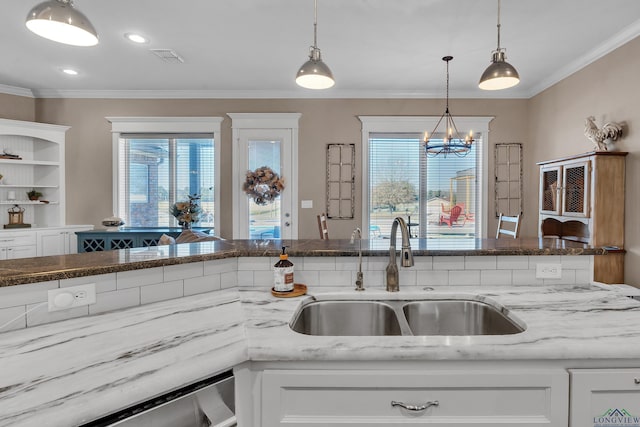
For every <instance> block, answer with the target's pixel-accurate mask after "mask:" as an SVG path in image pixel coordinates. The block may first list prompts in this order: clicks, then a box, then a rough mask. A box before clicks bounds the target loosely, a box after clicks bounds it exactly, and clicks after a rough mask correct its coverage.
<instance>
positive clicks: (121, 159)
mask: <svg viewBox="0 0 640 427" xmlns="http://www.w3.org/2000/svg"><path fill="white" fill-rule="evenodd" d="M197 119H201V120H197ZM110 120H111V121H112V123H113V129H114V156H115V159H114V212H115V214H116V215H117V216H119V217H121V218H122V219H123V220H124V222H125V224H126V226H128V227H175V226H178V223H177V220H176V219H175V218H174V217H173V216H172V215H171V213H170V208H171V206H172V205H173V203H175V202H177V201H185V200H187V198H188V197H187V196H188V195H193V194H197V195H199V196H200V207H201V210H202V212H201V214H200V217H199V221H198V222H197V223H195V225H196V226H201V227H208V228H213V229H214V232H215V230H216V229H218V230H219V227H217V222H218V221H219V214H218V212H219V203H217V201H218V200H219V197H218V194H217V191H216V184H217V182H218V178H217V177H219V171H218V164H219V147H218V145H219V144H216V136H218V135H219V125H220V121H221V119H218V118H191V120H194V122H189V118H184V119H181V118H178V119H173V118H141V119H139V120H140V121H139V122H138V121H136V120H135V118H110ZM182 120H187V121H188V122H187V123H183V122H181V121H182ZM136 130H137V131H136ZM170 130H175V132H169V131H170ZM203 130H207V132H203ZM154 131H156V132H154Z"/></svg>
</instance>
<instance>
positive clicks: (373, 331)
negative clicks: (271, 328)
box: [291, 301, 402, 336]
mask: <svg viewBox="0 0 640 427" xmlns="http://www.w3.org/2000/svg"><path fill="white" fill-rule="evenodd" d="M291 329H293V330H294V331H296V332H299V333H301V334H306V335H334V336H335V335H343V336H344V335H350V336H367V335H402V332H401V331H400V324H399V323H398V318H397V316H396V314H395V311H394V309H393V308H392V307H391V306H390V305H388V304H385V303H383V302H378V301H314V302H311V303H309V304H307V305H305V306H303V307H302V309H301V310H300V311H299V312H298V313H297V315H296V316H294V319H293V321H292V322H291Z"/></svg>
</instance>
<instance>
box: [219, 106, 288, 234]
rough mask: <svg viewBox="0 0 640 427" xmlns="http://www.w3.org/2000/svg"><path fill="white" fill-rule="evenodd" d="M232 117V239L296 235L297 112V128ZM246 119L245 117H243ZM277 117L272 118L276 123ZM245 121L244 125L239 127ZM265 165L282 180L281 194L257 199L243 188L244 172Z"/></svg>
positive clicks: (234, 115)
mask: <svg viewBox="0 0 640 427" xmlns="http://www.w3.org/2000/svg"><path fill="white" fill-rule="evenodd" d="M230 116H231V117H232V119H233V135H234V136H233V139H234V147H233V156H234V159H235V161H234V172H233V174H234V195H233V199H234V216H233V221H234V223H233V238H234V239H295V238H297V237H298V227H297V216H298V214H297V209H296V204H297V202H296V200H297V150H296V142H297V116H298V115H296V128H295V129H292V128H283V127H281V128H267V127H265V128H250V126H251V125H252V124H253V125H254V126H260V125H264V123H260V121H258V123H256V121H255V120H251V121H250V122H247V120H246V119H247V118H246V117H238V116H239V115H238V114H233V115H232V114H230ZM260 116H269V115H260ZM242 119H245V120H242ZM278 123H279V121H277V120H276V121H275V123H274V125H277V124H278ZM243 125H244V127H242V126H243ZM263 167H267V168H269V169H271V170H272V171H273V172H275V173H277V174H278V175H279V176H280V177H281V178H282V179H283V180H284V188H283V189H282V190H281V192H280V195H279V196H278V197H276V198H275V199H273V200H272V201H270V202H266V203H265V202H260V201H256V200H255V199H254V198H251V197H249V195H248V194H246V193H245V191H243V184H244V183H245V181H246V179H247V173H248V172H249V171H250V172H253V171H255V170H256V169H259V168H263Z"/></svg>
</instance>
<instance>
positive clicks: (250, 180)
mask: <svg viewBox="0 0 640 427" xmlns="http://www.w3.org/2000/svg"><path fill="white" fill-rule="evenodd" d="M242 190H243V191H244V192H245V193H247V195H248V196H249V197H250V198H252V199H253V200H254V202H256V205H266V204H267V203H271V202H273V201H274V200H275V199H276V198H278V196H279V195H280V192H281V191H282V190H284V178H280V176H279V175H278V174H277V173H275V172H274V171H273V169H271V168H270V167H268V166H262V167H259V168H258V169H256V170H254V171H247V174H246V179H245V181H244V184H242Z"/></svg>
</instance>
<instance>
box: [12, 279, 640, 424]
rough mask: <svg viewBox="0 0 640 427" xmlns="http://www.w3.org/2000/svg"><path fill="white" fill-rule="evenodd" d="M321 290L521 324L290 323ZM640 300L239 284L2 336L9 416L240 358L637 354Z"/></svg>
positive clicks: (532, 292) (177, 380) (524, 291)
mask: <svg viewBox="0 0 640 427" xmlns="http://www.w3.org/2000/svg"><path fill="white" fill-rule="evenodd" d="M314 296H316V297H318V298H343V299H344V298H347V299H351V298H365V299H369V298H373V299H377V298H384V299H401V300H402V299H414V298H444V297H450V296H455V297H460V296H474V297H476V298H479V299H481V300H482V299H486V300H488V301H490V302H492V303H498V304H502V305H504V306H506V307H507V308H508V309H509V310H510V311H511V313H512V315H513V316H515V317H516V318H517V319H518V321H519V322H522V323H524V324H525V325H526V330H525V331H524V332H522V333H519V334H515V335H505V336H475V337H443V336H384V337H380V336H378V337H318V336H307V335H301V334H297V333H295V332H293V331H291V329H290V328H289V326H288V322H289V321H290V319H291V317H292V315H293V313H294V312H295V310H296V309H297V307H298V306H299V305H300V304H301V303H303V302H304V301H305V300H306V299H308V298H312V297H314ZM639 320H640V302H638V301H635V300H632V299H629V298H626V297H625V296H623V294H622V293H619V292H617V291H613V290H608V289H603V288H600V287H595V286H587V285H585V286H557V287H549V286H546V287H504V288H499V287H496V288H485V287H476V288H464V287H443V288H437V289H435V290H433V291H425V290H422V289H413V290H408V289H401V291H400V292H399V293H393V294H391V293H388V292H386V291H385V290H383V289H367V290H366V291H365V292H360V293H358V292H355V291H352V290H345V289H344V288H341V289H338V288H335V289H331V288H322V289H318V290H317V292H316V290H314V289H310V292H309V295H307V296H303V297H300V298H288V299H281V298H275V297H273V296H272V295H271V294H270V292H269V291H268V290H267V289H255V288H253V289H249V288H245V289H240V290H239V291H238V290H237V289H231V290H225V291H218V292H214V293H210V294H202V295H195V296H192V297H186V298H181V299H176V300H172V301H165V302H160V303H155V304H149V305H145V306H141V307H136V308H131V309H127V310H123V311H117V312H112V313H105V314H102V315H97V316H92V317H85V318H78V319H72V320H67V321H63V322H58V323H52V324H47V325H43V326H38V327H34V328H29V329H26V330H20V331H13V332H7V333H4V334H1V335H0V426H12V427H18V426H21V427H24V426H42V425H47V426H48V427H57V426H69V425H77V424H79V423H82V422H84V421H87V420H91V419H94V418H97V417H99V416H101V415H104V414H106V413H110V412H113V411H116V410H119V409H122V408H124V407H127V406H130V405H132V404H134V403H137V402H138V401H141V400H146V399H149V398H151V397H153V396H154V395H155V394H158V393H162V392H166V391H169V390H172V389H175V388H178V387H181V386H184V385H186V384H189V383H192V382H194V381H197V380H199V379H202V378H205V377H208V376H211V375H213V374H215V373H218V372H221V371H223V370H226V369H229V368H231V367H233V366H234V365H237V364H239V363H241V362H244V361H247V360H250V361H294V360H295V361H353V360H357V361H367V360H369V361H375V360H395V361H399V360H416V361H440V360H449V361H459V360H465V361H476V360H551V359H555V360H557V359H574V360H604V359H616V360H627V361H631V362H635V361H638V360H640V321H639Z"/></svg>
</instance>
